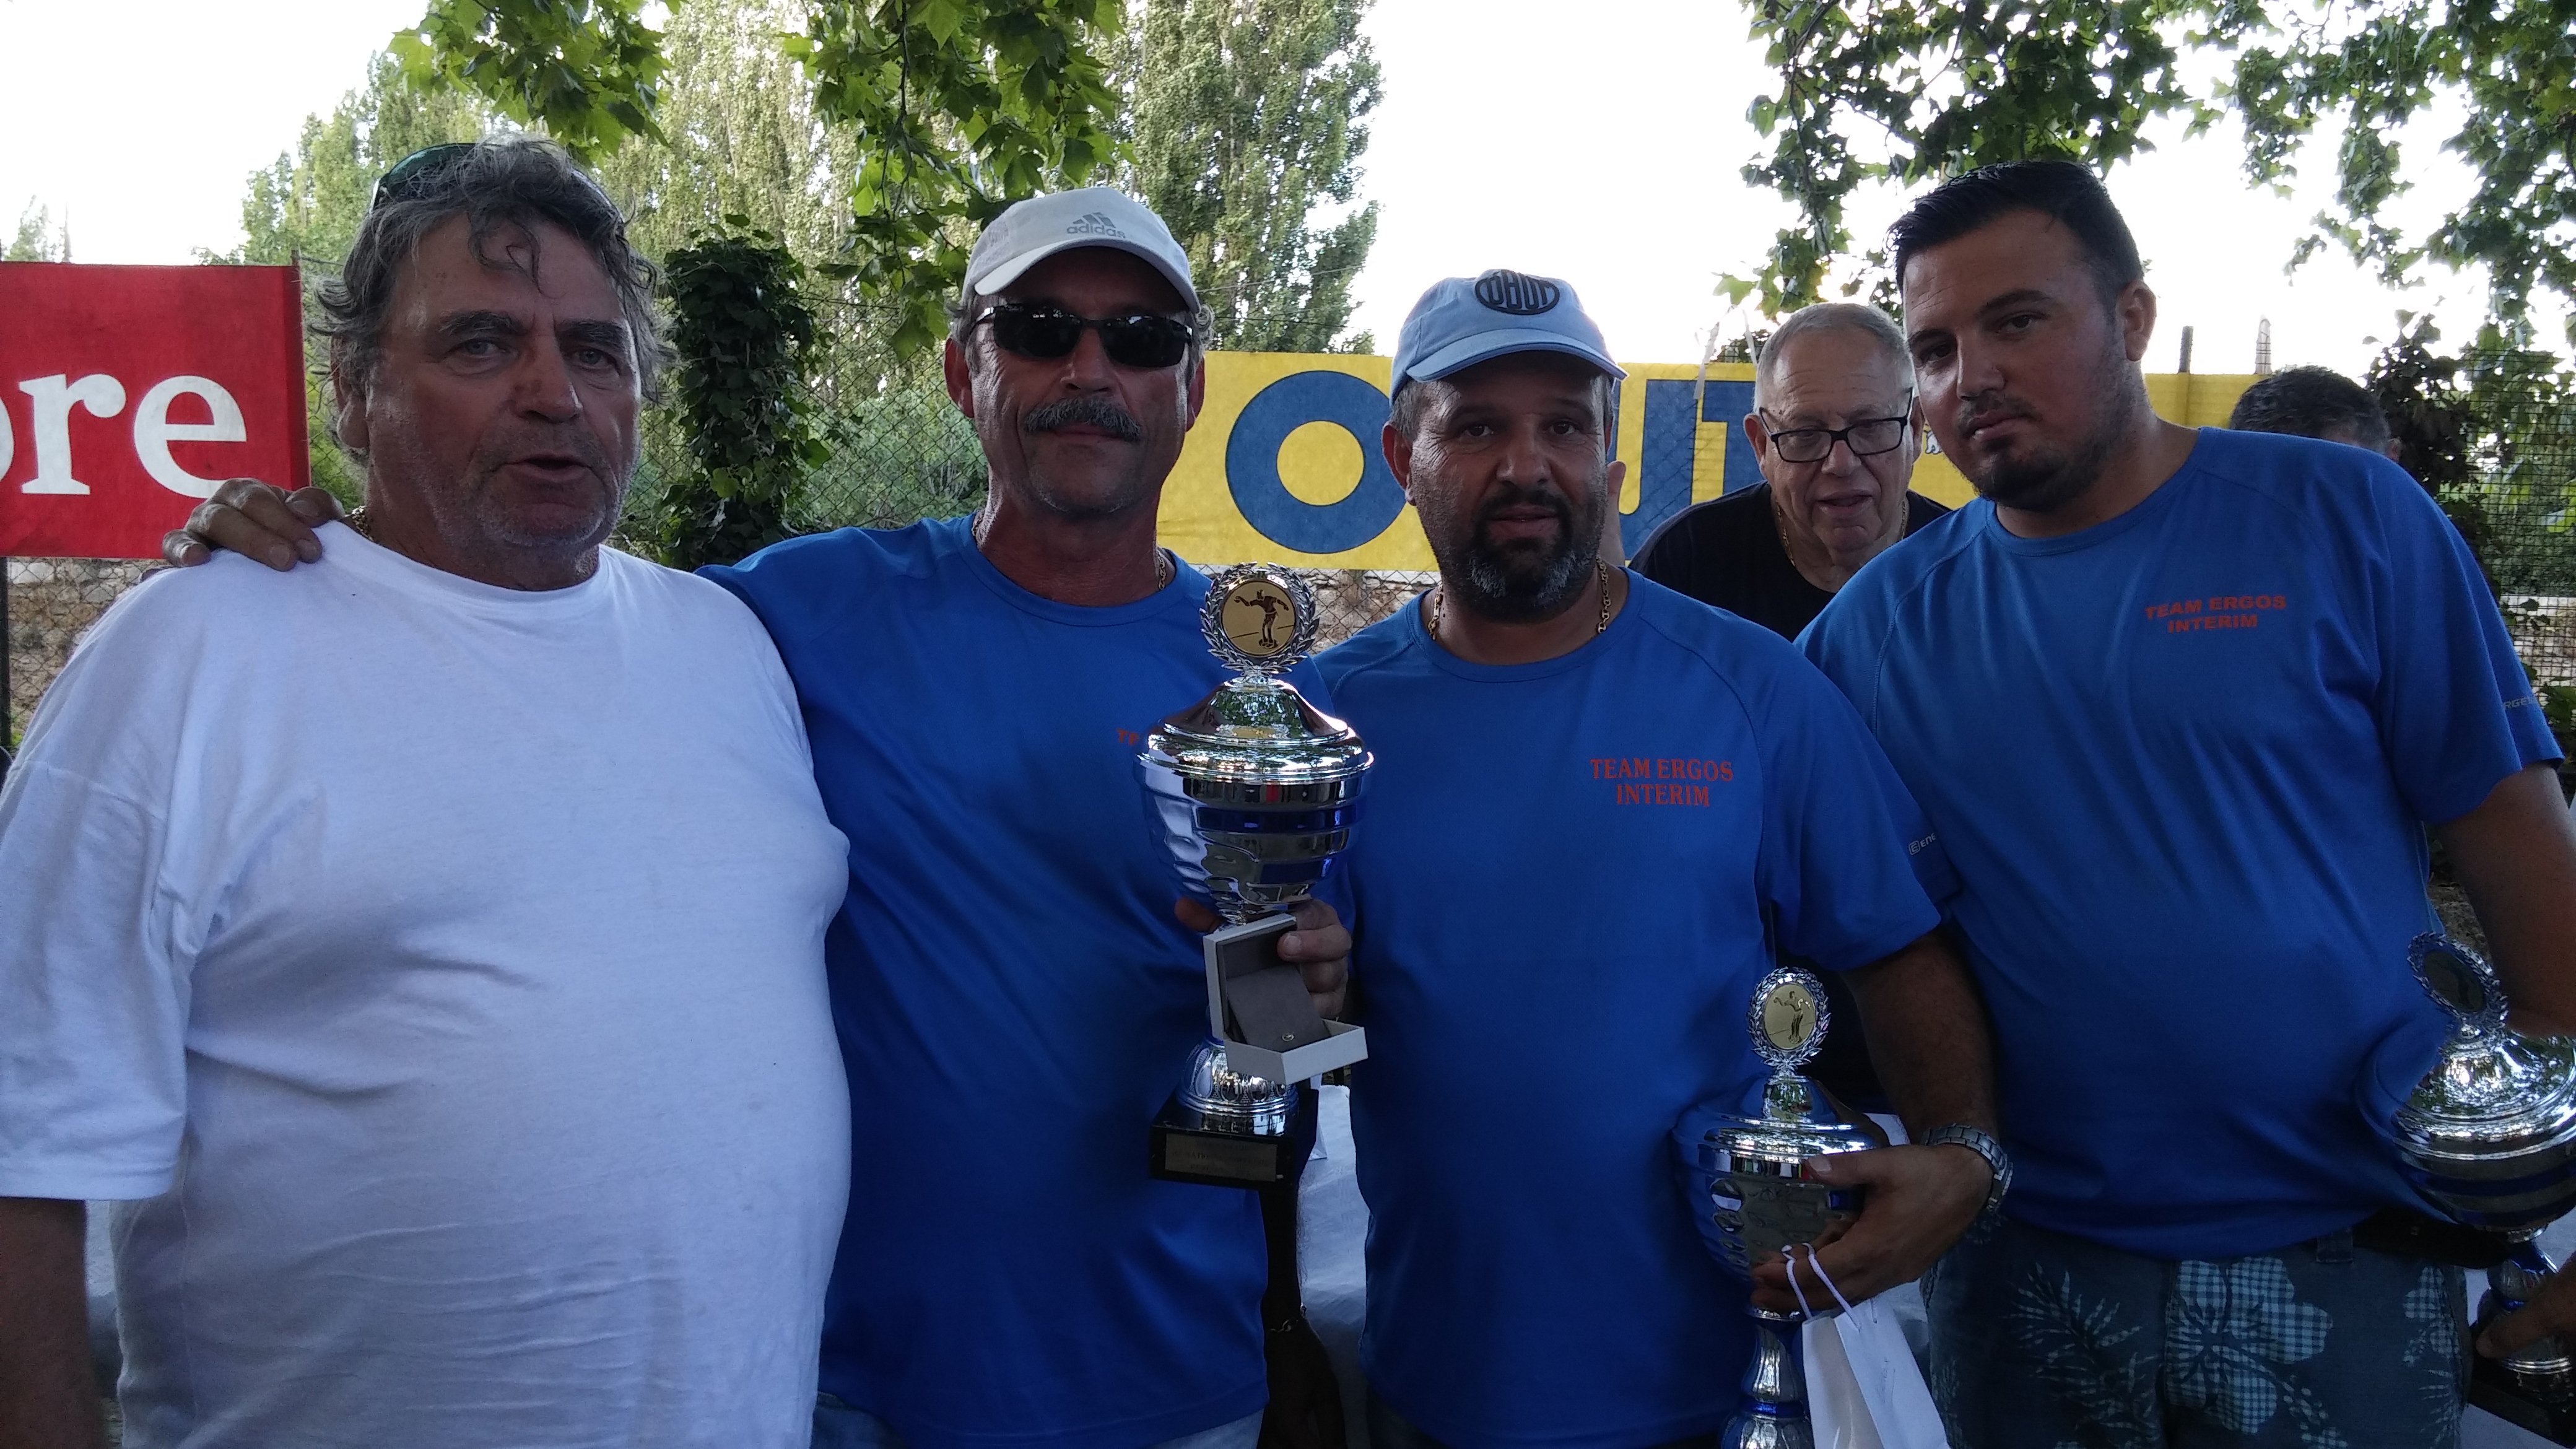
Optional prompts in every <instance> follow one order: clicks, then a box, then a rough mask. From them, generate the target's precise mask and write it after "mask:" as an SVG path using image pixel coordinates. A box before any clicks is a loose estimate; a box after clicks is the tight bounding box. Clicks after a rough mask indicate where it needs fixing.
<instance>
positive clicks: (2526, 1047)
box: [2396, 932, 2576, 1444]
mask: <svg viewBox="0 0 2576 1449" xmlns="http://www.w3.org/2000/svg"><path fill="white" fill-rule="evenodd" d="M2407 958H2408V961H2409V963H2410V964H2412V965H2413V966H2414V968H2415V979H2416V980H2417V981H2420V982H2422V983H2423V986H2424V989H2425V990H2426V991H2427V992H2430V993H2431V994H2432V997H2433V999H2434V1000H2435V1001H2437V1002H2439V1003H2441V1006H2442V1009H2443V1010H2444V1011H2445V1012H2447V1013H2449V1014H2450V1017H2451V1022H2452V1029H2451V1035H2450V1039H2449V1040H2447V1041H2445V1042H2444V1043H2443V1044H2442V1055H2441V1059H2440V1060H2439V1061H2438V1062H2436V1063H2435V1064H2434V1067H2433V1070H2431V1071H2430V1072H2427V1073H2425V1075H2424V1078H2423V1080H2422V1081H2420V1082H2418V1083H2417V1084H2416V1086H2415V1090H2414V1091H2413V1093H2412V1094H2410V1095H2409V1096H2408V1097H2407V1099H2406V1101H2405V1103H2404V1104H2403V1105H2402V1106H2400V1107H2399V1108H2398V1110H2397V1134H2396V1146H2397V1156H2398V1162H2399V1164H2400V1166H2401V1167H2402V1168H2403V1170H2404V1171H2405V1174H2406V1177H2407V1179H2408V1180H2409V1181H2410V1182H2411V1183H2412V1184H2413V1185H2414V1188H2415V1191H2416V1193H2417V1194H2418V1195H2419V1196H2421V1197H2422V1198H2423V1199H2424V1201H2426V1202H2427V1203H2430V1204H2431V1205H2432V1206H2433V1209H2434V1210H2435V1211H2437V1212H2439V1213H2441V1214H2442V1215H2443V1216H2445V1217H2447V1218H2449V1219H2451V1220H2452V1221H2454V1222H2457V1223H2460V1224H2462V1225H2464V1226H2467V1227H2472V1228H2482V1229H2487V1230H2490V1231H2492V1232H2494V1233H2496V1234H2498V1235H2499V1237H2500V1239H2501V1241H2500V1243H2499V1244H2498V1246H2499V1249H2500V1252H2499V1255H2498V1256H2500V1257H2501V1258H2502V1261H2501V1262H2498V1263H2496V1264H2495V1266H2493V1267H2491V1268H2489V1269H2488V1270H2487V1288H2488V1291H2487V1294H2486V1297H2485V1301H2484V1302H2482V1303H2481V1304H2479V1306H2478V1313H2477V1320H2478V1323H2479V1325H2480V1326H2481V1327H2483V1326H2484V1324H2485V1323H2486V1321H2487V1320H2488V1319H2489V1318H2490V1317H2492V1316H2493V1315H2495V1314H2497V1313H2507V1312H2511V1311H2512V1310H2514V1309H2516V1308H2520V1307H2521V1306H2522V1305H2523V1304H2524V1303H2526V1302H2528V1301H2530V1299H2531V1298H2532V1296H2533V1295H2534V1294H2536V1293H2538V1292H2539V1291H2540V1285H2541V1284H2542V1283H2543V1282H2544V1281H2545V1280H2547V1278H2548V1277H2549V1275H2550V1273H2551V1272H2552V1271H2554V1267H2555V1265H2553V1264H2552V1263H2551V1262H2550V1261H2549V1259H2548V1257H2547V1256H2546V1255H2544V1254H2543V1253H2542V1252H2541V1250H2540V1243H2539V1238H2540V1230H2541V1229H2542V1228H2543V1227H2545V1226H2547V1225H2548V1224H2549V1223H2551V1222H2554V1221H2555V1220H2557V1219H2558V1218H2559V1217H2560V1216H2562V1215H2563V1214H2565V1213H2566V1212H2567V1210H2568V1209H2569V1208H2571V1207H2576V1040H2571V1039H2570V1038H2567V1037H2531V1036H2524V1035H2523V1034H2522V1033H2520V1032H2517V1031H2515V1030H2514V1029H2513V1028H2511V1027H2509V1026H2506V1025H2505V1020H2504V1019H2505V999H2504V989H2503V987H2502V986H2501V985H2500V984H2499V983H2498V981H2497V980H2496V974H2495V969H2494V968H2493V967H2491V966H2489V965H2488V964H2487V963H2486V962H2485V961H2484V960H2482V959H2480V958H2479V957H2478V956H2477V954H2476V953H2474V952H2472V951H2470V950H2469V949H2468V948H2467V947H2465V946H2462V945H2460V944H2459V943H2457V942H2455V941H2452V940H2450V939H2449V938H2448V937H2445V936H2442V935H2440V934H2438V933H2435V932H2426V933H2425V934H2423V935H2421V936H2418V937H2416V938H2415V940H2414V943H2413V944H2412V945H2411V946H2410V947H2409V948H2408V950H2407ZM2469 1402H2470V1403H2472V1404H2475V1405H2477V1406H2478V1407H2480V1408H2483V1409H2485V1410H2487V1411H2488V1412H2490V1413H2493V1414H2495V1415H2496V1416H2497V1417H2499V1418H2502V1419H2505V1420H2508V1421H2510V1422H2512V1423H2515V1424H2518V1425H2520V1426H2522V1427H2523V1428H2526V1429H2529V1430H2531V1431H2532V1432H2534V1433H2537V1434H2542V1435H2545V1436H2547V1437H2549V1438H2551V1439H2553V1440H2556V1441H2557V1442H2558V1443H2561V1444H2576V1365H2571V1364H2570V1362H2569V1359H2568V1352H2567V1345H2565V1344H2564V1343H2562V1342H2560V1341H2559V1340H2558V1339H2556V1338H2544V1339H2541V1340H2540V1341H2538V1342H2536V1343H2533V1344H2531V1345H2529V1346H2528V1347H2526V1348H2524V1349H2523V1350H2522V1351H2521V1352H2519V1353H2516V1354H2514V1355H2513V1356H2512V1357H2510V1358H2507V1359H2504V1360H2502V1361H2498V1360H2495V1359H2489V1358H2483V1357H2482V1358H2480V1359H2478V1361H2477V1367H2476V1369H2475V1371H2474V1372H2473V1373H2472V1375H2471V1378H2470V1383H2469Z"/></svg>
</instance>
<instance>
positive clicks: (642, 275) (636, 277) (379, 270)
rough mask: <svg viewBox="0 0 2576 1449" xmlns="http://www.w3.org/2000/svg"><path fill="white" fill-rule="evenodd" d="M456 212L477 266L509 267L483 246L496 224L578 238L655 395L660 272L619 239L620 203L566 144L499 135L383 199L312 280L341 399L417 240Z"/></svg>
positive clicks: (661, 350)
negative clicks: (337, 262)
mask: <svg viewBox="0 0 2576 1449" xmlns="http://www.w3.org/2000/svg"><path fill="white" fill-rule="evenodd" d="M458 216H462V217H464V218H465V219H466V225H467V228H468V230H467V240H468V244H469V245H471V246H472V248H473V249H474V255H475V256H476V257H477V258H479V259H481V260H482V262H483V264H484V265H485V266H493V267H500V266H507V265H509V264H507V263H504V262H500V261H496V260H494V258H493V257H492V255H491V254H490V253H489V252H487V251H486V250H485V246H486V244H487V243H488V242H489V241H490V240H491V238H492V237H493V235H494V234H496V233H499V232H503V231H525V230H528V229H530V228H532V227H534V226H536V225H537V224H538V223H540V222H552V223H553V224H554V225H556V226H559V227H562V228H563V229H564V230H565V231H568V232H570V233H572V235H573V236H574V237H575V238H577V239H579V240H580V242H581V244H582V245H583V246H584V247H586V248H588V249H589V251H590V255H591V259H592V260H593V261H596V262H597V263H599V268H600V270H601V271H603V272H605V273H607V274H608V281H609V285H610V286H612V287H614V288H615V289H616V291H617V302H618V309H619V311H621V312H622V313H623V314H624V315H625V319H626V330H627V332H628V334H629V335H630V336H632V337H633V338H634V340H635V364H636V374H637V378H638V380H639V381H640V382H641V384H642V387H643V393H644V400H645V401H647V402H658V401H660V400H661V396H662V372H663V369H664V368H666V367H668V366H669V365H670V362H671V357H672V354H671V348H670V345H669V344H668V343H667V342H665V341H664V340H663V338H662V326H661V321H660V318H659V317H658V316H657V315H656V314H655V312H654V310H653V285H654V283H655V281H656V280H657V279H658V278H659V276H660V272H659V271H658V269H656V268H655V267H654V265H653V264H652V263H651V262H649V261H646V260H645V259H644V258H643V257H640V256H638V255H636V253H635V250H634V248H632V247H631V246H629V245H628V244H627V241H626V218H625V217H623V216H621V215H620V214H619V213H618V210H617V204H616V203H615V202H612V201H610V200H609V199H608V193H606V192H604V191H602V190H600V189H599V184H598V183H597V182H595V181H593V180H591V179H590V177H588V176H587V175H585V174H583V172H582V171H581V169H580V168H579V167H578V166H576V165H575V164H574V163H573V159H572V157H571V156H570V155H569V154H567V153H566V152H565V151H564V149H563V148H562V147H560V146H557V145H555V144H554V143H552V142H550V141H543V140H539V139H538V138H536V137H534V136H496V137H492V138H489V139H487V140H484V141H480V142H477V143H475V144H474V145H473V147H472V148H471V149H469V150H465V151H462V152H460V153H459V154H458V155H457V157H456V159H454V160H452V161H448V162H446V163H445V164H443V165H435V166H432V167H429V168H425V169H424V170H422V171H421V172H420V173H419V174H418V175H417V176H416V177H414V178H412V179H411V180H409V181H407V182H406V183H405V184H404V185H403V186H402V187H401V189H400V190H399V191H398V192H396V193H395V194H393V195H390V196H385V197H383V198H382V199H381V200H380V202H379V203H378V204H377V205H376V206H374V207H373V208H371V209H370V210H369V211H368V212H367V215H366V219H365V220H364V221H362V222H360V223H359V224H358V235H357V238H356V239H355V240H354V241H352V242H351V243H350V244H349V257H348V260H347V261H346V262H345V263H343V264H342V266H341V268H340V275H339V276H338V277H336V278H333V279H330V280H328V281H325V282H323V283H322V285H321V286H320V287H319V288H318V289H317V293H318V297H317V300H318V301H319V304H320V307H321V314H322V315H321V318H320V320H318V321H316V322H315V323H314V324H313V330H314V332H315V333H316V334H317V335H319V336H322V337H326V338H329V339H330V347H331V388H332V392H333V394H334V396H335V398H336V399H337V400H338V401H339V402H340V403H342V404H343V405H345V404H346V403H347V402H348V401H350V400H351V399H352V398H353V397H354V396H355V395H356V394H358V393H362V392H364V391H365V390H366V389H367V387H368V385H369V384H371V383H372V382H373V381H374V380H375V372H376V367H377V364H378V363H379V362H381V361H382V360H383V355H384V328H385V318H386V316H387V314H388V313H390V312H391V311H392V309H393V299H394V283H395V281H396V280H397V279H398V278H399V277H400V275H401V272H402V268H403V266H404V264H405V263H407V262H409V261H410V260H411V259H412V257H413V256H414V255H415V254H417V253H418V252H419V250H420V244H421V241H422V239H423V238H425V237H427V236H428V235H429V234H430V233H431V232H433V231H436V230H437V229H438V228H439V227H440V226H442V225H444V224H445V223H446V222H447V221H448V220H449V219H450V218H453V217H458Z"/></svg>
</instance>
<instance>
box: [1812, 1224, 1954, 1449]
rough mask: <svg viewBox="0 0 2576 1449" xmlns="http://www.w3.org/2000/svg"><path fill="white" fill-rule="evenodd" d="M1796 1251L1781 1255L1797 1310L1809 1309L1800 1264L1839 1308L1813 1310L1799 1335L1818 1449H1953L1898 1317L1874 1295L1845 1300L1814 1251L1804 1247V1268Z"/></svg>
mask: <svg viewBox="0 0 2576 1449" xmlns="http://www.w3.org/2000/svg"><path fill="white" fill-rule="evenodd" d="M1800 1246H1802V1247H1804V1246H1806V1245H1804V1244H1801V1245H1800ZM1795 1252H1796V1249H1791V1250H1790V1251H1789V1253H1788V1254H1784V1255H1783V1256H1788V1257H1789V1258H1790V1264H1789V1287H1790V1290H1791V1291H1792V1292H1795V1293H1797V1294H1798V1306H1799V1307H1800V1308H1801V1309H1804V1308H1806V1306H1807V1295H1806V1293H1805V1291H1804V1290H1803V1289H1801V1288H1800V1287H1799V1286H1798V1270H1799V1269H1800V1268H1801V1267H1804V1268H1805V1269H1807V1270H1808V1271H1809V1272H1811V1273H1813V1274H1814V1275H1815V1276H1816V1280H1817V1281H1818V1282H1821V1283H1823V1284H1824V1285H1825V1290H1826V1291H1827V1292H1829V1293H1831V1294H1833V1295H1834V1301H1835V1302H1836V1303H1839V1304H1841V1305H1842V1311H1841V1312H1840V1313H1837V1314H1834V1315H1832V1316H1831V1317H1827V1318H1817V1317H1814V1316H1813V1315H1812V1313H1810V1316H1809V1317H1808V1319H1807V1321H1806V1323H1805V1324H1804V1325H1803V1326H1801V1327H1800V1328H1799V1330H1798V1346H1799V1348H1800V1349H1801V1350H1802V1356H1803V1357H1804V1358H1805V1359H1806V1365H1807V1415H1808V1418H1809V1420H1810V1421H1811V1422H1812V1423H1813V1425H1814V1429H1815V1436H1816V1449H1949V1445H1950V1441H1949V1438H1948V1436H1947V1435H1945V1434H1944V1433H1943V1432H1942V1430H1941V1411H1940V1410H1939V1409H1936V1408H1934V1407H1933V1406H1932V1391H1931V1390H1930V1389H1927V1388H1925V1387H1924V1386H1923V1371H1922V1370H1921V1369H1919V1368H1917V1367H1915V1364H1914V1353H1913V1350H1911V1349H1909V1348H1908V1347H1906V1343H1905V1329H1904V1327H1903V1326H1902V1325H1901V1324H1899V1323H1898V1322H1897V1319H1896V1315H1895V1314H1894V1313H1893V1312H1891V1311H1889V1310H1888V1309H1886V1308H1884V1307H1882V1306H1881V1305H1880V1302H1879V1300H1878V1299H1875V1298H1871V1299H1867V1300H1865V1301H1863V1302H1861V1303H1858V1304H1854V1303H1852V1302H1850V1301H1848V1300H1847V1299H1845V1298H1844V1297H1843V1291H1842V1290H1841V1289H1840V1288H1837V1287H1835V1286H1834V1280H1833V1279H1831V1278H1828V1277H1826V1276H1825V1270H1824V1265H1822V1264H1820V1263H1818V1262H1817V1261H1816V1250H1815V1249H1814V1248H1813V1247H1807V1259H1806V1261H1805V1262H1804V1263H1803V1264H1801V1263H1800V1262H1798V1260H1797V1259H1796V1258H1795V1256H1794V1254H1795Z"/></svg>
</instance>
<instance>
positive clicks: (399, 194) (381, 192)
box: [367, 141, 613, 211]
mask: <svg viewBox="0 0 2576 1449" xmlns="http://www.w3.org/2000/svg"><path fill="white" fill-rule="evenodd" d="M479 144H480V143H479V142H475V141H444V142H441V143H439V144H438V145H435V146H423V147H421V148H420V149H419V150H417V151H414V152H412V153H411V154H410V155H408V156H405V157H404V158H402V159H401V160H400V161H397V162H395V163H394V164H393V165H392V166H391V167H390V168H389V169H387V170H386V172H385V174H384V175H382V176H380V177H377V178H376V194H375V197H374V199H373V200H371V201H369V202H368V203H367V209H368V210H369V211H373V210H375V209H376V208H377V207H379V206H384V205H387V204H389V203H392V202H396V201H408V200H410V199H411V198H412V197H413V196H414V195H416V194H418V193H419V192H422V191H425V190H427V189H428V188H429V184H430V183H431V182H433V181H436V180H437V179H438V178H439V176H440V175H441V174H442V173H444V172H445V171H446V170H447V168H448V167H450V166H453V165H455V164H456V163H457V162H459V161H462V160H464V159H465V158H466V157H467V156H468V155H470V154H472V152H473V150H474V148H475V147H476V146H477V145H479ZM572 174H573V175H575V176H578V177H580V178H581V183H582V185H584V186H587V187H589V188H590V190H591V192H592V194H593V195H595V196H597V197H598V198H599V200H600V201H602V202H607V201H608V193H607V192H605V191H601V190H600V189H599V183H598V182H596V181H593V180H592V179H591V178H590V176H589V174H588V173H586V172H584V171H583V170H582V169H581V168H580V167H578V166H576V167H573V168H572ZM612 209H613V207H612Z"/></svg>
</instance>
